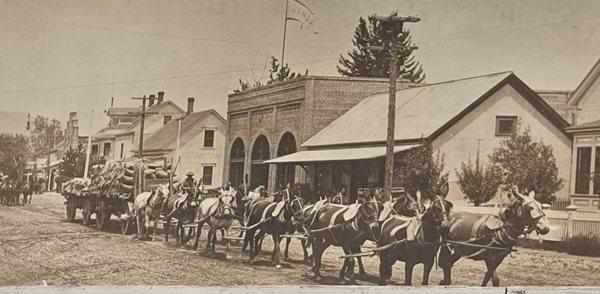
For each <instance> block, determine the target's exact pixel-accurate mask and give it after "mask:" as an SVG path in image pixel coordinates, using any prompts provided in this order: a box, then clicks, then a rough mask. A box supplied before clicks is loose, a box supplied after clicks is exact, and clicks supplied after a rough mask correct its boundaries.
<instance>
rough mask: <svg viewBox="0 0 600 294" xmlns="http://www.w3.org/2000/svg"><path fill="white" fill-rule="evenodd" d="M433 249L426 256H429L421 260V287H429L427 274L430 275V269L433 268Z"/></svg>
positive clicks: (434, 252) (434, 251)
mask: <svg viewBox="0 0 600 294" xmlns="http://www.w3.org/2000/svg"><path fill="white" fill-rule="evenodd" d="M434 249H435V248H432V249H431V252H430V253H429V254H428V255H429V256H426V257H425V258H424V260H423V281H422V282H421V285H424V286H426V285H429V274H430V273H431V269H432V268H433V262H434V258H435V254H436V252H437V250H434ZM425 250H427V249H425Z"/></svg>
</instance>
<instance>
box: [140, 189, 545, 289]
mask: <svg viewBox="0 0 600 294" xmlns="http://www.w3.org/2000/svg"><path fill="white" fill-rule="evenodd" d="M301 190H302V189H300V188H299V187H292V186H291V185H288V186H286V187H285V188H284V189H282V190H281V191H280V192H278V193H275V194H269V193H267V192H266V189H265V188H264V187H263V186H260V187H258V188H256V189H254V190H252V191H250V190H248V189H247V188H246V187H244V186H242V187H239V188H238V189H234V188H229V189H220V190H219V191H217V193H215V195H214V197H203V198H202V199H201V197H198V194H197V195H195V196H194V199H192V201H188V202H186V204H184V205H183V206H182V207H181V208H180V209H178V210H177V209H175V210H174V207H177V205H178V204H177V203H178V201H181V200H180V199H181V198H182V197H183V194H178V193H172V192H170V191H169V189H168V188H167V187H165V186H161V187H158V188H157V189H155V190H153V191H151V192H145V193H142V194H140V195H138V196H136V198H135V202H134V206H135V208H134V211H135V214H136V218H137V225H138V237H139V238H140V239H142V240H146V239H149V231H150V227H151V222H152V221H154V230H156V223H157V221H158V219H159V216H160V215H161V214H162V215H165V216H167V217H166V220H165V226H164V228H165V242H168V240H169V235H170V233H171V229H170V227H171V220H172V219H173V218H175V219H177V221H176V222H177V225H176V229H175V230H174V233H175V235H176V244H177V245H182V244H185V243H186V242H188V241H189V240H191V239H192V237H193V236H194V235H195V239H194V244H193V246H192V248H193V249H194V250H196V249H197V248H198V243H199V238H200V236H201V231H202V228H203V227H204V226H205V225H208V227H209V228H210V229H209V232H208V234H207V239H206V248H205V250H206V251H207V252H214V251H215V243H216V241H217V232H219V231H221V235H222V236H223V237H224V239H227V241H226V245H227V249H226V252H225V255H226V258H228V257H229V250H230V245H229V244H230V242H229V239H231V238H233V239H235V237H232V236H231V235H230V229H231V228H232V224H233V222H234V221H237V222H239V223H240V225H241V227H242V229H243V231H245V234H243V238H239V239H243V247H242V250H243V251H246V249H247V251H248V258H249V261H250V263H254V262H255V261H256V258H257V256H258V254H259V252H260V251H261V248H262V241H263V239H264V237H265V236H267V235H270V236H271V238H272V240H273V245H274V246H273V250H272V254H271V262H272V263H273V264H274V265H275V266H281V263H280V260H279V255H280V243H281V240H283V239H286V246H285V251H284V259H288V258H289V244H290V242H291V241H292V240H293V239H296V238H297V239H299V240H300V241H301V243H302V248H303V254H304V260H305V261H306V262H311V263H312V271H313V275H314V279H315V281H320V280H321V273H320V269H321V260H322V256H323V253H324V251H325V250H326V249H327V248H329V247H331V246H335V247H341V249H342V250H343V252H344V256H342V258H343V264H342V266H341V268H340V271H339V280H340V283H353V282H354V281H355V279H356V275H355V266H356V264H358V276H359V277H361V276H366V273H365V269H364V266H363V264H362V259H361V258H362V257H365V256H374V255H378V257H379V284H381V285H385V284H388V283H390V279H391V277H392V266H393V265H394V263H395V262H397V261H402V262H403V263H404V265H405V271H404V273H405V277H404V284H405V285H411V284H412V272H413V268H414V266H415V265H417V264H423V280H422V282H421V284H423V285H427V284H428V283H429V274H430V272H431V269H432V268H433V266H434V265H435V260H436V257H437V263H438V265H439V266H440V267H441V268H442V269H443V272H444V278H443V280H442V281H441V282H440V284H441V285H449V284H450V283H451V270H452V267H453V265H454V264H455V263H456V262H457V261H458V260H459V259H460V258H461V257H465V258H469V259H474V260H482V261H484V262H485V265H486V267H487V270H486V272H485V274H484V277H483V281H482V286H486V285H487V283H488V282H489V281H490V280H491V281H492V284H493V286H499V283H500V282H499V278H498V275H497V272H496V268H497V267H498V266H499V265H500V264H501V262H502V261H503V259H504V258H505V257H506V256H508V255H509V254H510V253H511V252H512V251H514V249H513V247H514V246H515V245H516V242H517V238H518V237H519V236H521V235H523V234H528V233H531V232H533V231H536V232H537V233H538V234H547V233H548V232H549V223H548V220H547V218H546V216H545V214H544V212H543V210H542V206H541V205H540V203H539V202H538V201H536V200H535V198H534V197H535V194H534V193H533V192H530V193H529V195H523V194H521V193H519V192H518V191H517V190H516V189H511V190H508V191H510V192H509V194H508V195H509V196H510V204H509V205H508V206H507V207H506V208H504V209H502V210H501V212H500V213H499V214H498V215H488V214H478V213H468V212H454V211H452V208H453V206H452V203H451V202H449V201H448V200H446V199H445V196H444V195H435V194H434V193H427V197H425V196H422V195H421V192H420V191H417V192H416V193H415V195H409V194H408V193H405V195H403V196H401V197H398V198H396V199H393V200H392V199H390V200H383V199H381V197H379V196H381V195H377V194H375V193H371V194H368V193H367V194H366V195H365V197H363V199H361V200H360V201H356V202H355V203H351V204H340V202H342V201H336V199H334V198H332V199H328V198H319V199H310V198H309V197H307V196H308V195H303V194H302V191H301ZM338 198H339V197H338ZM189 203H192V204H189ZM342 203H343V202H342ZM186 228H188V232H187V234H186V233H185V229H186ZM226 236H227V237H226ZM241 236H242V234H241V233H240V235H239V236H238V237H241ZM367 241H370V242H372V244H375V245H376V247H375V248H369V249H368V250H367V251H366V252H362V250H363V249H361V246H363V245H364V244H365V242H367ZM309 251H311V252H312V254H309Z"/></svg>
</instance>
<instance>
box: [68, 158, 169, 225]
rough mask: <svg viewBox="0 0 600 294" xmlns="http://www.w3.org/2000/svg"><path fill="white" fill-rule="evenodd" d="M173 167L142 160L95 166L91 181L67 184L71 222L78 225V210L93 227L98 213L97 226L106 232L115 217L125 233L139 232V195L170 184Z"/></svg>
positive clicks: (76, 180)
mask: <svg viewBox="0 0 600 294" xmlns="http://www.w3.org/2000/svg"><path fill="white" fill-rule="evenodd" d="M170 168H171V167H170V166H168V165H167V164H166V163H163V164H152V163H147V162H144V163H142V162H141V161H140V160H139V159H135V160H133V161H108V162H106V163H105V164H98V165H94V166H93V167H92V168H91V169H90V178H75V179H72V180H70V181H68V182H66V183H65V184H63V196H64V197H65V198H66V203H65V204H66V211H67V220H68V221H70V222H74V221H75V215H76V211H77V209H81V210H82V219H83V224H84V225H90V224H91V223H92V215H93V214H95V216H96V227H97V228H98V229H104V228H105V227H106V226H107V225H108V223H109V220H110V217H111V216H112V215H115V216H116V217H118V218H119V221H120V222H121V233H123V234H131V233H133V232H135V217H134V214H133V213H134V212H133V199H134V197H135V195H137V194H139V193H142V192H145V191H149V190H151V189H154V188H156V187H157V186H158V185H164V184H168V183H169V179H170V178H171V170H170Z"/></svg>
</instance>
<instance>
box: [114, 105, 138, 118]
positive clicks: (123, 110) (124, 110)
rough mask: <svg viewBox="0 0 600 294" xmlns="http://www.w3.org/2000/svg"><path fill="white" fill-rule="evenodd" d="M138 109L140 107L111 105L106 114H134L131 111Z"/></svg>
mask: <svg viewBox="0 0 600 294" xmlns="http://www.w3.org/2000/svg"><path fill="white" fill-rule="evenodd" d="M138 110H139V107H110V108H108V110H107V111H106V114H107V115H108V116H113V115H125V116H133V115H134V114H131V112H137V111H138Z"/></svg>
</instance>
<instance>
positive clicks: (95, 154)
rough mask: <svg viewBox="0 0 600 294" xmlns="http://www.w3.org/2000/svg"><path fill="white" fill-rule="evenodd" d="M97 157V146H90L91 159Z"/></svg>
mask: <svg viewBox="0 0 600 294" xmlns="http://www.w3.org/2000/svg"><path fill="white" fill-rule="evenodd" d="M97 155H98V145H95V144H94V145H92V157H94V156H97Z"/></svg>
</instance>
